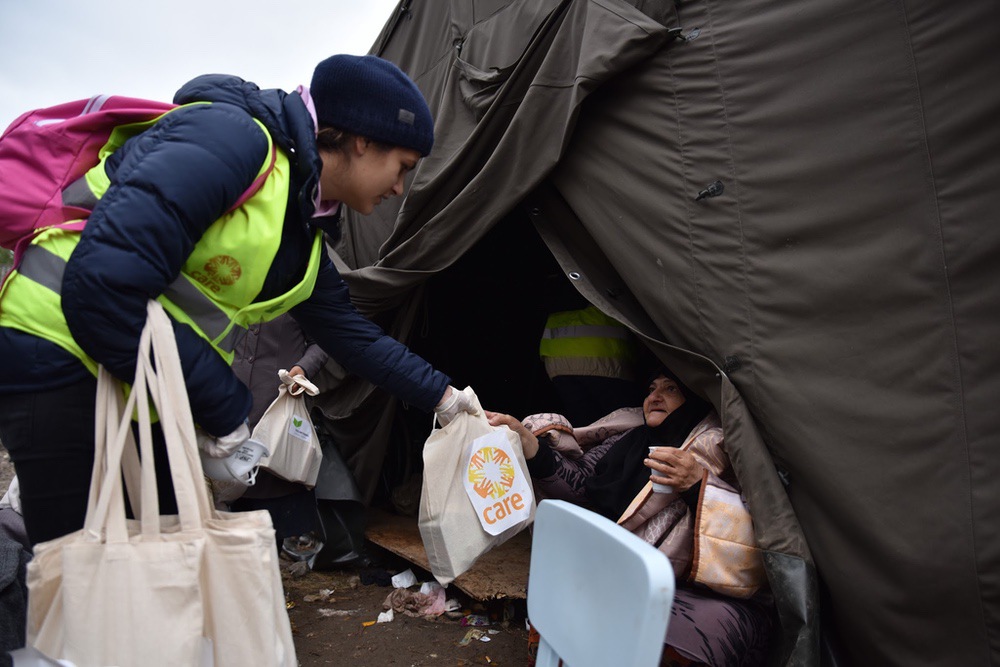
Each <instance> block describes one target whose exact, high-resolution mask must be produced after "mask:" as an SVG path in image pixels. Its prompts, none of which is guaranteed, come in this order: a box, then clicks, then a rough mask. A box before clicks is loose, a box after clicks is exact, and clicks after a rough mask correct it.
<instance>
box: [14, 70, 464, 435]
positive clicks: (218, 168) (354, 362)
mask: <svg viewBox="0 0 1000 667" xmlns="http://www.w3.org/2000/svg"><path fill="white" fill-rule="evenodd" d="M194 101H209V102H212V104H209V105H194V106H191V107H185V108H183V109H179V110H177V111H174V112H172V113H171V114H169V115H167V116H166V117H164V118H163V119H162V120H161V121H159V122H158V123H156V125H154V126H153V127H152V128H150V129H149V130H147V131H146V132H144V133H142V134H141V135H139V136H137V137H134V138H132V139H130V140H129V141H128V142H127V143H126V144H125V145H124V146H123V147H122V148H121V149H119V150H118V151H117V152H116V153H115V154H114V155H113V156H112V157H111V158H110V159H109V160H108V162H107V172H108V176H109V177H110V180H111V187H110V189H109V190H108V191H107V193H106V194H105V195H104V197H103V198H102V199H101V201H100V203H99V204H98V205H97V207H96V208H95V209H94V211H93V213H92V214H91V216H90V218H89V220H88V222H87V227H86V229H85V230H84V232H83V234H82V237H81V240H80V244H79V245H78V246H77V249H76V250H75V251H74V253H73V255H72V257H71V258H70V261H69V263H68V264H67V267H66V272H65V274H64V278H63V289H62V304H63V312H64V314H65V316H66V321H67V324H68V325H69V327H70V331H71V332H72V333H73V336H74V338H75V339H76V340H77V342H78V343H79V344H80V346H81V347H82V348H83V349H84V351H86V352H87V354H89V355H90V356H91V357H93V358H94V359H95V360H96V361H98V362H99V363H101V364H103V365H104V366H105V367H107V368H108V370H110V371H111V372H112V373H113V374H114V375H115V376H116V377H118V378H120V379H122V380H125V381H129V380H131V378H132V376H133V375H134V373H135V354H136V349H137V347H138V339H139V333H140V332H141V330H142V326H143V324H144V322H145V313H146V305H145V304H146V301H147V300H148V299H149V298H152V297H155V296H158V295H159V294H161V293H162V292H163V290H164V289H165V287H166V286H167V285H169V284H170V283H171V282H173V280H174V279H175V278H176V277H177V275H178V274H179V272H180V268H181V267H182V266H183V264H184V261H185V259H186V258H187V257H188V255H189V254H190V253H191V251H192V249H193V248H194V245H195V244H196V243H197V241H198V239H199V238H200V237H201V235H202V233H203V232H204V231H205V230H206V229H207V228H208V227H209V226H210V225H211V224H212V223H213V222H214V221H215V220H217V219H218V218H219V217H221V216H222V215H223V214H224V213H225V212H226V211H227V210H228V209H229V207H231V206H232V205H233V204H234V203H235V202H236V200H237V199H238V198H239V197H240V195H241V194H242V193H243V192H244V191H245V190H246V188H247V187H249V185H250V184H251V183H252V182H253V180H254V178H255V176H256V174H257V170H258V169H259V168H260V165H261V164H262V163H263V161H264V159H265V157H266V155H267V148H268V147H267V141H266V138H265V137H264V136H263V135H262V133H261V131H260V128H259V126H258V125H256V124H255V123H254V122H253V120H252V118H253V117H255V118H257V119H259V120H260V121H261V122H262V123H264V125H265V126H266V127H267V128H268V131H269V132H270V134H271V136H272V138H273V140H274V141H275V143H276V144H277V145H278V146H279V148H281V149H282V150H284V151H285V153H286V154H287V155H288V157H289V159H290V162H291V168H292V172H293V174H292V187H291V189H290V193H289V201H288V207H287V211H286V216H285V219H284V221H275V224H282V225H283V229H282V242H281V246H280V249H279V251H278V254H277V257H276V258H275V260H274V262H273V263H272V265H271V268H270V271H269V273H268V275H267V278H266V280H265V284H264V288H263V289H262V291H261V293H260V295H258V297H257V298H256V300H257V301H261V300H266V299H269V298H273V297H275V296H278V295H280V294H282V293H284V292H286V291H287V290H288V289H290V288H291V287H292V286H293V285H295V284H296V283H297V282H298V281H299V280H300V279H301V278H302V276H303V275H304V272H305V269H306V266H307V263H308V259H309V251H310V246H311V241H312V238H313V235H314V233H315V227H314V225H320V226H322V225H324V224H331V223H332V221H329V220H326V221H324V220H322V219H314V218H313V217H312V215H313V212H314V207H313V193H314V192H315V189H316V187H317V184H318V182H319V172H320V167H321V161H320V158H319V154H318V152H317V150H316V143H315V138H314V130H313V124H312V119H311V117H310V115H309V112H308V110H307V109H306V107H305V104H304V103H303V102H302V99H301V98H300V97H299V95H298V94H295V93H292V94H286V93H284V92H282V91H280V90H260V89H259V88H258V87H257V86H256V85H254V84H252V83H249V82H246V81H244V80H242V79H240V78H237V77H232V76H222V75H208V76H203V77H199V78H197V79H195V80H193V81H191V82H190V83H188V84H186V85H185V86H184V87H183V88H181V89H180V90H179V91H178V92H177V94H176V96H175V98H174V102H176V103H178V104H184V103H188V102H194ZM292 315H293V317H295V319H296V320H298V322H299V323H300V324H301V325H302V328H303V329H304V330H305V331H306V332H307V334H308V335H309V336H310V337H311V338H312V339H313V340H315V341H316V342H317V343H318V344H319V345H320V347H322V348H323V349H324V350H325V351H326V352H327V353H328V354H329V355H330V356H331V357H333V358H334V359H336V360H337V361H338V362H340V363H341V364H342V365H343V366H344V367H345V368H347V369H348V370H349V371H351V372H353V373H356V374H358V375H360V376H361V377H364V378H365V379H367V380H369V381H371V382H372V383H374V384H376V385H379V386H381V387H383V388H384V389H386V390H388V391H389V392H390V393H392V394H395V395H396V396H398V397H400V398H402V399H403V400H405V401H407V402H408V403H411V404H413V405H416V406H417V407H420V408H423V409H425V410H430V409H432V408H433V407H434V405H435V404H436V403H437V401H438V400H440V398H441V396H442V394H443V393H444V390H445V388H446V386H447V384H448V382H449V380H448V378H447V376H445V375H443V374H441V373H439V372H437V371H435V370H434V369H433V368H432V367H431V366H430V365H429V364H428V363H427V362H426V361H424V360H423V359H421V358H420V357H418V356H416V355H414V354H413V353H411V352H410V351H409V350H408V349H407V348H406V347H405V346H403V345H401V344H400V343H399V342H397V341H395V340H393V339H392V338H389V337H388V336H386V335H385V334H384V333H383V332H382V330H381V329H380V328H379V327H377V326H376V325H374V324H373V323H371V322H370V321H369V320H367V319H366V318H364V317H363V316H362V315H361V314H359V313H358V312H357V310H356V309H355V308H354V306H353V305H352V304H351V302H350V297H349V294H348V290H347V286H346V284H345V283H344V281H343V279H342V278H341V277H340V274H339V273H338V272H337V270H336V268H335V267H334V266H333V263H332V262H331V261H330V260H329V258H328V257H326V256H325V255H324V257H323V262H322V265H321V267H320V271H319V277H318V279H317V281H316V287H315V290H314V292H313V294H312V296H311V297H310V298H309V299H308V300H307V301H305V302H304V303H302V304H300V305H298V306H296V307H295V308H294V309H293V310H292ZM174 330H175V332H176V335H177V342H178V347H179V349H180V354H181V361H182V365H183V368H184V374H185V378H186V380H187V387H188V393H189V395H190V399H191V407H192V411H193V413H194V418H195V421H196V422H197V423H198V424H199V425H200V426H201V427H202V428H203V429H205V430H206V431H208V432H209V433H211V434H213V435H225V434H227V433H229V432H231V431H232V430H234V429H235V428H236V427H237V426H238V425H239V424H240V423H241V422H242V421H243V420H244V419H245V418H246V416H247V414H248V412H249V408H250V400H251V398H250V393H249V391H248V390H247V389H246V387H245V386H244V385H243V384H242V383H240V382H239V380H237V379H236V377H235V376H234V375H233V373H232V371H231V370H230V368H229V367H228V365H227V364H226V363H225V361H224V360H223V359H222V358H220V357H219V356H218V354H216V353H215V352H214V351H213V350H212V348H211V347H210V346H209V345H208V344H207V343H206V342H205V341H204V340H203V339H201V338H200V337H199V336H198V335H197V334H196V333H195V332H194V331H193V330H192V329H191V328H190V327H188V326H187V325H184V324H179V323H175V324H174ZM0 358H3V359H4V360H5V363H4V364H0V366H2V368H0V392H12V391H33V390H41V389H51V388H56V387H58V386H62V385H65V384H69V383H70V382H74V381H78V380H81V379H83V378H85V377H87V376H88V375H89V374H88V373H87V371H86V370H85V369H84V367H83V365H82V364H80V363H79V361H77V360H76V359H75V358H74V357H72V356H71V355H69V354H68V353H67V352H65V351H64V350H62V348H59V347H58V346H56V345H54V344H52V343H49V342H48V341H45V340H41V339H38V338H36V337H34V336H30V335H28V334H24V333H21V332H19V331H13V330H10V329H6V328H2V327H0ZM6 360H10V363H6Z"/></svg>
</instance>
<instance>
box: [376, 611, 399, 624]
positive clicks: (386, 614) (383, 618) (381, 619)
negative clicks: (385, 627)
mask: <svg viewBox="0 0 1000 667" xmlns="http://www.w3.org/2000/svg"><path fill="white" fill-rule="evenodd" d="M393 618H395V613H393V611H392V609H390V610H389V611H383V612H382V613H381V614H379V615H378V620H377V622H378V623H392V619H393Z"/></svg>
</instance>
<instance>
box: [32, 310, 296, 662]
mask: <svg viewBox="0 0 1000 667" xmlns="http://www.w3.org/2000/svg"><path fill="white" fill-rule="evenodd" d="M148 315H149V319H148V322H147V325H146V327H145V329H144V330H143V333H142V337H141V339H140V345H139V356H138V363H137V365H136V377H135V381H134V383H133V386H132V390H131V392H130V394H129V398H128V402H127V403H125V404H124V407H123V406H122V403H123V401H122V399H121V389H120V385H119V384H118V383H117V382H116V381H114V380H113V378H111V376H110V375H109V374H108V373H107V371H105V370H104V369H103V368H102V369H100V375H99V378H98V396H97V418H96V428H95V460H94V470H93V473H92V476H91V481H92V483H91V491H90V498H89V501H88V507H87V515H86V519H85V523H84V527H83V529H82V530H79V531H77V532H75V533H71V534H69V535H65V536H63V537H60V538H58V539H56V540H52V541H50V542H44V543H41V544H39V545H37V546H36V551H35V557H34V558H33V559H32V561H31V562H30V563H29V566H28V590H29V598H28V645H29V646H33V647H35V648H37V649H38V650H40V651H41V652H42V653H44V654H46V655H48V656H51V657H56V658H62V659H67V660H70V661H72V662H73V663H74V664H76V665H77V666H78V667H91V666H94V667H98V666H99V667H106V666H108V665H119V666H121V667H131V666H133V665H136V666H138V665H200V666H202V667H206V666H214V667H222V666H227V667H228V666H233V667H235V666H237V665H248V664H253V665H276V666H281V667H285V666H288V667H294V666H295V665H296V664H297V661H296V658H295V649H294V645H293V643H292V636H291V628H290V624H289V622H288V616H287V611H286V607H285V600H284V593H283V590H282V587H281V576H280V572H279V570H278V564H277V558H276V557H277V554H276V549H275V547H274V530H273V528H272V526H271V522H270V517H269V515H268V514H267V512H266V511H260V512H246V513H240V514H230V513H224V512H217V511H215V510H213V509H212V507H211V504H210V503H209V498H208V492H207V489H206V487H205V484H204V482H203V479H202V475H201V464H200V459H199V456H198V453H197V445H196V443H195V434H194V424H193V421H192V418H191V413H190V407H189V405H188V401H187V395H186V390H185V387H184V381H183V376H182V374H181V369H180V359H179V357H178V354H177V348H176V344H175V342H174V339H173V330H172V327H171V324H170V321H169V319H168V318H167V316H166V313H165V312H164V311H163V308H162V306H160V305H159V304H158V303H156V302H150V305H149V309H148ZM154 368H155V369H156V370H155V371H154ZM150 401H151V402H152V404H153V405H154V406H155V408H156V410H157V412H158V414H159V416H160V424H161V427H162V428H163V434H164V439H165V441H166V446H167V454H168V458H169V460H170V473H171V477H172V480H173V484H174V489H175V494H176V496H177V504H178V515H177V516H159V507H158V503H157V494H156V478H155V472H154V470H153V468H152V461H153V455H152V437H151V421H152V420H151V416H150ZM133 412H135V413H136V414H137V416H138V425H139V445H140V450H141V453H142V461H144V462H148V464H147V463H143V464H142V465H140V464H139V461H138V458H137V457H136V456H135V441H134V439H133V437H132V430H131V423H130V422H131V417H132V415H133ZM123 468H124V472H125V479H126V480H127V486H128V487H130V489H129V498H130V501H132V503H133V507H138V510H137V511H136V513H137V514H138V515H139V518H138V519H126V518H125V505H124V495H123V488H122V486H123V485H122V481H121V480H122V475H120V474H119V471H120V470H122V469H123ZM135 486H139V487H140V488H139V489H138V490H136V489H135V488H134V487H135Z"/></svg>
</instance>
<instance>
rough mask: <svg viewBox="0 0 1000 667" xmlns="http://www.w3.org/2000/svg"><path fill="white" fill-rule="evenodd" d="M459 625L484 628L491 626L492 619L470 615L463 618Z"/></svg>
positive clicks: (479, 615) (480, 615)
mask: <svg viewBox="0 0 1000 667" xmlns="http://www.w3.org/2000/svg"><path fill="white" fill-rule="evenodd" d="M459 623H460V625H464V626H468V627H474V628H483V627H486V626H488V625H489V624H490V619H489V617H487V616H483V615H482V614H469V615H468V616H463V617H462V620H461V621H460V622H459Z"/></svg>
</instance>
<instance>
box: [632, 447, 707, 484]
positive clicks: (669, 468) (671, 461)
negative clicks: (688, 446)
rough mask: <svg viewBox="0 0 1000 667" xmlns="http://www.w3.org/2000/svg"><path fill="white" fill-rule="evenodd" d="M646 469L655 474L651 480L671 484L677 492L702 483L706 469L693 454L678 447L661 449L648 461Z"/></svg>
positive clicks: (651, 455) (650, 456) (655, 451)
mask: <svg viewBox="0 0 1000 667" xmlns="http://www.w3.org/2000/svg"><path fill="white" fill-rule="evenodd" d="M646 467H647V468H650V469H651V470H652V471H653V472H654V473H657V474H653V475H650V479H651V480H653V481H654V482H658V483H660V484H669V485H670V486H672V487H674V489H675V490H677V491H687V490H688V489H690V488H691V487H692V486H694V485H695V484H697V483H698V482H700V481H701V478H702V475H703V473H704V472H705V468H704V467H703V466H702V465H701V464H700V463H698V459H696V458H695V457H694V454H692V453H691V452H687V451H684V450H683V449H677V448H676V447H659V448H657V449H656V450H654V452H653V453H652V454H650V455H649V458H648V459H646Z"/></svg>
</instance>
